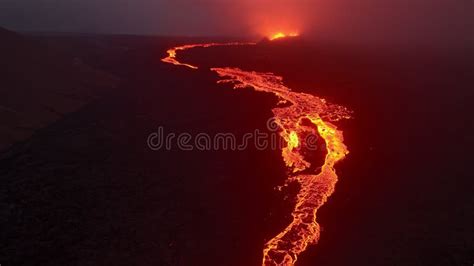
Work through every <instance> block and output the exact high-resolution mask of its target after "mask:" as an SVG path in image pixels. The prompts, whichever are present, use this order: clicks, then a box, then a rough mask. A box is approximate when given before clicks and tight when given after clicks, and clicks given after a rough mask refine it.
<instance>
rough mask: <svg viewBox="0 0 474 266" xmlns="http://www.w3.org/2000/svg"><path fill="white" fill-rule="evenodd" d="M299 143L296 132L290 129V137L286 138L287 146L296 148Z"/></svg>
mask: <svg viewBox="0 0 474 266" xmlns="http://www.w3.org/2000/svg"><path fill="white" fill-rule="evenodd" d="M299 145H300V141H299V139H298V135H297V134H296V132H294V131H291V133H290V139H289V140H288V148H289V149H290V150H292V149H293V148H297V147H298V146H299Z"/></svg>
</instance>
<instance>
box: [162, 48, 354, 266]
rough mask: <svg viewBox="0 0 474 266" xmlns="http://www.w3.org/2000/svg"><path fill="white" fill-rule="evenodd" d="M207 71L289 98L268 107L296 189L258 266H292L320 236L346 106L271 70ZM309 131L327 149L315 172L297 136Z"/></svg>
mask: <svg viewBox="0 0 474 266" xmlns="http://www.w3.org/2000/svg"><path fill="white" fill-rule="evenodd" d="M212 45H214V44H212ZM212 45H208V46H204V45H200V46H201V47H209V46H212ZM223 45H225V44H223ZM193 47H197V46H196V45H194V46H193ZM178 48H179V47H178ZM186 49H187V48H186ZM172 50H173V49H172ZM177 50H183V49H177ZM174 51H176V50H174ZM169 54H170V53H169ZM172 58H173V61H172V62H171V63H173V64H176V65H184V66H189V65H186V64H182V63H179V62H178V61H176V53H174V56H173V57H172ZM165 62H167V61H165ZM194 68H195V67H194ZM211 70H212V71H214V72H216V73H217V74H218V75H219V76H220V77H221V78H222V79H221V80H220V81H219V83H232V84H233V86H234V88H235V89H243V88H253V89H254V90H256V91H262V92H268V93H272V94H274V95H275V96H277V97H278V98H279V99H280V103H290V105H288V104H286V105H285V106H283V107H276V108H274V109H272V112H273V114H274V119H275V122H276V124H277V125H278V126H279V128H280V129H281V132H280V135H281V137H282V138H283V139H284V140H285V141H286V147H284V148H283V149H282V157H283V160H284V161H285V164H286V165H287V167H288V168H289V169H291V170H292V174H290V175H289V176H288V179H287V183H288V182H297V183H298V184H299V186H300V190H299V192H298V194H297V197H296V206H295V208H294V210H293V212H292V217H293V219H292V221H291V223H290V224H289V225H288V226H287V227H286V228H285V229H284V230H283V231H282V232H281V233H279V234H278V235H277V236H275V237H274V238H273V239H271V240H270V241H268V242H267V244H266V245H265V247H264V250H263V261H262V265H294V264H295V262H296V261H297V259H298V255H299V254H301V253H302V252H303V251H304V250H306V248H307V247H308V245H310V244H315V243H317V241H318V240H319V236H320V227H319V224H318V223H317V221H316V214H317V211H318V209H319V208H320V207H321V206H322V205H323V204H324V203H325V202H326V201H327V199H328V197H329V196H330V195H331V194H332V193H333V192H334V188H335V185H336V182H337V179H338V177H337V175H336V172H335V170H334V165H335V164H336V163H337V162H338V161H340V160H342V159H343V158H344V157H345V156H346V155H347V153H348V150H347V148H346V146H345V145H344V143H343V136H342V132H341V131H339V130H337V128H336V126H335V125H333V124H332V122H335V121H338V120H340V119H348V118H350V111H349V110H347V109H346V108H345V107H342V106H339V105H335V104H330V103H328V102H326V100H324V99H322V98H319V97H316V96H313V95H311V94H307V93H299V92H293V91H292V90H291V89H290V88H288V87H286V86H285V85H284V84H283V78H282V77H280V76H276V75H274V74H272V73H260V72H249V71H244V70H241V69H238V68H212V69H211ZM308 133H310V134H318V135H319V136H321V137H322V138H323V139H324V142H325V144H326V150H327V153H326V157H325V160H324V164H323V165H322V167H321V169H320V171H319V172H313V173H311V172H308V171H309V169H310V167H311V163H310V162H308V161H307V160H306V159H305V156H304V154H303V153H302V152H301V149H300V147H301V146H302V145H304V143H303V142H302V141H301V139H300V138H301V136H305V135H308ZM303 171H305V172H303Z"/></svg>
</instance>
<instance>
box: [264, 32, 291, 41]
mask: <svg viewBox="0 0 474 266" xmlns="http://www.w3.org/2000/svg"><path fill="white" fill-rule="evenodd" d="M298 36H299V34H298V33H295V32H293V33H289V34H286V33H283V32H277V33H274V34H272V35H270V36H269V37H268V39H269V40H270V41H273V40H277V39H283V38H289V37H298Z"/></svg>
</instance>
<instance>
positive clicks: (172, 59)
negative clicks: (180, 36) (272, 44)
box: [161, 42, 255, 69]
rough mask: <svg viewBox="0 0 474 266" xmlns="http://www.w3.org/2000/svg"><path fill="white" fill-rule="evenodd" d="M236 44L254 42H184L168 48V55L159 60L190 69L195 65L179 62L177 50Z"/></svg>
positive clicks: (195, 67) (194, 67)
mask: <svg viewBox="0 0 474 266" xmlns="http://www.w3.org/2000/svg"><path fill="white" fill-rule="evenodd" d="M238 45H255V43H250V42H249V43H241V42H230V43H201V44H186V45H182V46H176V47H173V48H171V49H169V50H168V51H166V53H167V54H168V56H167V57H165V58H163V59H161V61H162V62H165V63H169V64H173V65H177V66H185V67H189V68H191V69H198V67H197V66H193V65H190V64H186V63H181V62H179V61H178V60H177V59H176V56H177V53H178V51H184V50H188V49H193V48H198V47H201V48H207V47H212V46H238Z"/></svg>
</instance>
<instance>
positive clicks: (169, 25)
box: [0, 0, 474, 42]
mask: <svg viewBox="0 0 474 266" xmlns="http://www.w3.org/2000/svg"><path fill="white" fill-rule="evenodd" d="M0 10H1V12H0V26H3V27H6V28H9V29H12V30H24V31H61V32H86V33H87V32H89V33H91V32H94V33H135V34H159V35H248V34H260V35H264V34H268V33H269V32H270V31H277V30H298V31H300V32H302V33H304V34H305V35H309V36H319V37H320V38H321V37H322V38H328V39H340V40H354V41H357V40H372V41H373V40H376V41H386V42H393V41H395V42H413V41H417V42H420V41H425V42H426V41H428V42H459V41H460V39H464V40H467V38H468V37H467V35H468V33H469V32H470V33H471V35H472V14H473V12H474V7H473V1H472V0H359V1H354V0H134V1H130V0H2V1H1V2H0Z"/></svg>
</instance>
